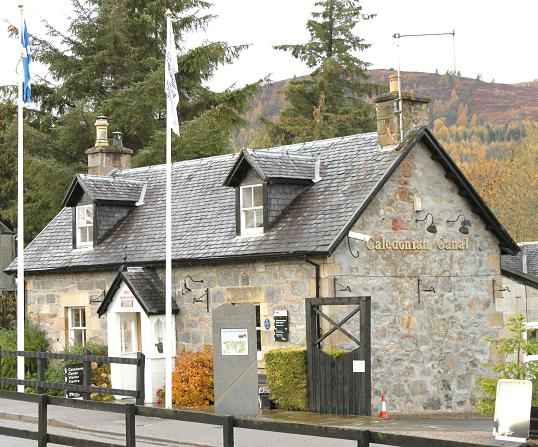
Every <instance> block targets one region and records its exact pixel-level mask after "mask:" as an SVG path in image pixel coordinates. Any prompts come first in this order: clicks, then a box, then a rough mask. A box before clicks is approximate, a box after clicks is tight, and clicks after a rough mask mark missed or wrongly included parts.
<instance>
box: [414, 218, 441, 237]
mask: <svg viewBox="0 0 538 447" xmlns="http://www.w3.org/2000/svg"><path fill="white" fill-rule="evenodd" d="M428 217H429V218H431V223H430V225H428V226H427V227H426V231H427V232H428V233H432V234H435V233H437V227H436V226H435V222H434V220H433V215H432V213H428V214H426V215H425V216H424V218H423V219H415V221H416V222H427V220H428Z"/></svg>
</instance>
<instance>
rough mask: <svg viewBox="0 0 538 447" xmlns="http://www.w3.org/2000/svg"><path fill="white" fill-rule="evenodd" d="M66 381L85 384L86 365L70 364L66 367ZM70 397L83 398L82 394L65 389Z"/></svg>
mask: <svg viewBox="0 0 538 447" xmlns="http://www.w3.org/2000/svg"><path fill="white" fill-rule="evenodd" d="M64 382H65V383H67V384H68V385H84V366H83V365H69V366H66V367H65V368H64ZM65 397H66V398H68V399H82V394H81V393H77V392H75V391H68V390H66V391H65Z"/></svg>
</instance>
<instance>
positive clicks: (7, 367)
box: [0, 323, 50, 390]
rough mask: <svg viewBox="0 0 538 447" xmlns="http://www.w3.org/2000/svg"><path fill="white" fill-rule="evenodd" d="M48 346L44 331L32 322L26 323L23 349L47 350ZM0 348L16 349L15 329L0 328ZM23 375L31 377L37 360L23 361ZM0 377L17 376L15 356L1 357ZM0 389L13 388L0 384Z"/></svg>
mask: <svg viewBox="0 0 538 447" xmlns="http://www.w3.org/2000/svg"><path fill="white" fill-rule="evenodd" d="M49 348H50V343H49V340H48V339H47V334H46V333H45V331H43V330H42V329H40V328H39V327H38V326H36V325H35V324H33V323H28V324H27V325H26V327H25V332H24V349H25V351H41V352H45V351H48V350H49ZM0 350H3V351H16V350H17V330H16V329H0ZM24 366H25V377H27V378H32V377H34V376H35V374H36V373H37V361H36V360H35V359H26V361H25V362H24ZM0 377H4V378H7V379H15V378H16V377H17V359H16V358H15V357H2V359H1V360H0ZM0 389H4V390H14V389H15V387H14V386H12V385H0Z"/></svg>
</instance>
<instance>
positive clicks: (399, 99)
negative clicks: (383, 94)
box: [396, 37, 404, 142]
mask: <svg viewBox="0 0 538 447" xmlns="http://www.w3.org/2000/svg"><path fill="white" fill-rule="evenodd" d="M396 51H397V52H398V113H399V114H400V142H402V141H403V139H404V128H403V96H402V73H401V57H400V37H397V38H396Z"/></svg>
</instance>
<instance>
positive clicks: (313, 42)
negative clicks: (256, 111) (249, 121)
mask: <svg viewBox="0 0 538 447" xmlns="http://www.w3.org/2000/svg"><path fill="white" fill-rule="evenodd" d="M315 6H316V8H317V10H316V11H314V12H313V13H312V19H311V20H309V21H308V22H307V24H306V28H307V30H308V32H309V34H310V40H309V41H308V42H307V43H305V44H295V45H279V46H276V47H275V48H276V49H277V50H282V51H286V52H288V53H290V54H291V55H292V56H293V57H294V58H296V59H299V60H300V61H302V62H304V63H305V64H306V65H307V66H308V68H310V69H311V70H312V73H311V75H310V76H308V77H306V78H300V79H294V80H292V81H290V82H289V83H288V85H287V87H286V91H285V96H286V99H287V102H288V105H287V106H286V107H285V108H284V110H283V111H282V112H281V114H280V117H279V120H278V122H277V123H269V122H266V123H265V124H266V131H267V133H268V134H269V137H270V139H271V141H272V142H273V143H274V144H284V143H292V142H298V141H308V140H314V139H320V138H330V137H337V136H343V135H349V134H353V133H357V132H361V131H368V130H373V129H374V127H375V126H374V124H375V114H374V111H373V107H372V106H371V105H370V104H368V103H367V102H366V101H365V96H366V95H367V94H368V93H370V92H371V90H372V87H371V86H369V85H368V84H367V83H366V82H365V81H366V78H367V73H366V69H367V67H368V65H369V64H368V63H367V62H365V61H363V60H361V59H360V58H359V57H358V56H357V55H356V53H358V52H361V51H364V50H365V49H367V48H368V47H369V46H370V45H369V44H367V43H365V41H364V39H362V38H360V37H358V36H357V35H355V34H354V30H355V28H356V26H357V24H358V23H359V21H360V20H361V10H362V6H361V5H360V0H320V1H318V2H316V3H315Z"/></svg>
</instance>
